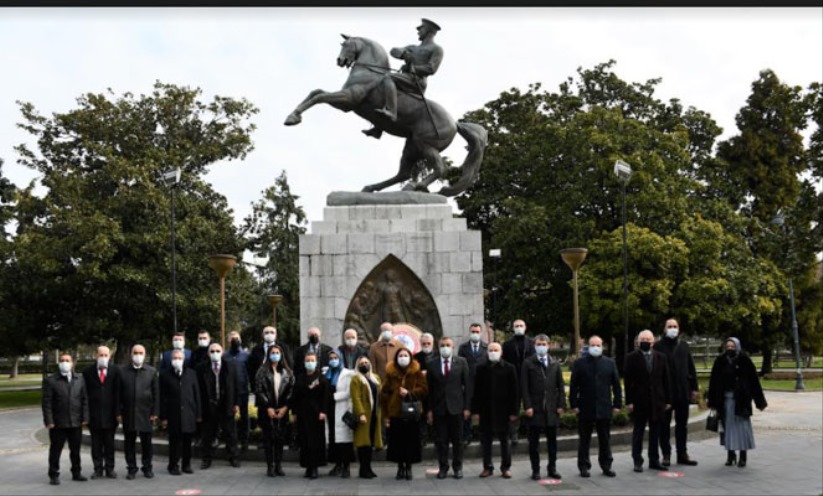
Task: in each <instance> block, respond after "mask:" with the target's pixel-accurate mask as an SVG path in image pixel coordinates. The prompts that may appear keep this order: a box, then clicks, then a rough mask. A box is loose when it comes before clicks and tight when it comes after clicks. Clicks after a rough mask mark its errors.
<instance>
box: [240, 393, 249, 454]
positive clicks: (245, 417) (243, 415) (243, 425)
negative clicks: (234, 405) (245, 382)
mask: <svg viewBox="0 0 823 496" xmlns="http://www.w3.org/2000/svg"><path fill="white" fill-rule="evenodd" d="M237 402H238V406H239V407H240V421H239V423H238V424H237V440H238V441H239V442H240V443H241V444H244V443H248V442H249V431H250V427H251V425H250V423H249V395H248V393H246V394H240V395H238V396H237Z"/></svg>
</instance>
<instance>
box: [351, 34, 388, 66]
mask: <svg viewBox="0 0 823 496" xmlns="http://www.w3.org/2000/svg"><path fill="white" fill-rule="evenodd" d="M353 38H354V39H356V40H360V41H362V42H363V43H364V44H366V45H369V46H371V47H372V48H373V50H374V54H375V56H379V57H381V58H382V59H383V60H385V63H386V65H388V63H389V54H388V53H387V52H386V49H385V48H383V45H381V44H380V43H378V42H376V41H374V40H372V39H369V38H364V37H362V36H355V37H353Z"/></svg>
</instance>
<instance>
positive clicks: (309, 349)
mask: <svg viewBox="0 0 823 496" xmlns="http://www.w3.org/2000/svg"><path fill="white" fill-rule="evenodd" d="M307 334H308V336H309V342H308V343H306V344H304V345H303V346H300V347H298V348H297V349H296V350H294V376H295V377H297V376H299V375H303V374H305V373H306V366H305V365H304V363H303V362H304V360H305V359H306V354H307V353H314V354H315V355H316V356H317V369H318V370H322V369H323V367H328V365H329V358H328V357H329V352H330V351H332V347H331V346H329V345H327V344H325V343H321V342H320V329H318V328H317V327H312V328H311V329H309V330H308V332H307ZM263 356H265V355H263Z"/></svg>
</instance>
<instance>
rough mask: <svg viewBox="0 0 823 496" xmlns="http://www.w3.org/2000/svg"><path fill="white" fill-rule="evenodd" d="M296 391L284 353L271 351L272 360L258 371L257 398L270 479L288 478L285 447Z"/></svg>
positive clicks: (256, 380)
mask: <svg viewBox="0 0 823 496" xmlns="http://www.w3.org/2000/svg"><path fill="white" fill-rule="evenodd" d="M293 389H294V375H293V374H292V371H291V369H290V368H289V366H288V365H286V361H285V359H284V357H283V350H281V349H280V347H279V346H277V345H274V346H271V347H269V356H268V357H266V361H265V362H263V366H262V367H260V368H259V369H257V375H256V376H255V378H254V395H255V397H257V399H258V405H260V406H259V407H258V411H257V417H258V419H259V422H258V423H259V424H260V428H261V429H262V430H263V450H264V451H265V453H266V465H267V467H268V469H267V471H266V475H268V476H269V477H274V476H275V475H280V476H283V475H286V474H285V473H284V472H283V467H282V462H283V444H284V442H285V438H286V432H287V430H286V424H287V423H288V419H289V414H288V403H289V400H290V399H291V395H292V391H293Z"/></svg>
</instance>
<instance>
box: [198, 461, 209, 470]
mask: <svg viewBox="0 0 823 496" xmlns="http://www.w3.org/2000/svg"><path fill="white" fill-rule="evenodd" d="M209 467H211V460H203V461H202V462H200V470H207V469H208V468H209Z"/></svg>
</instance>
